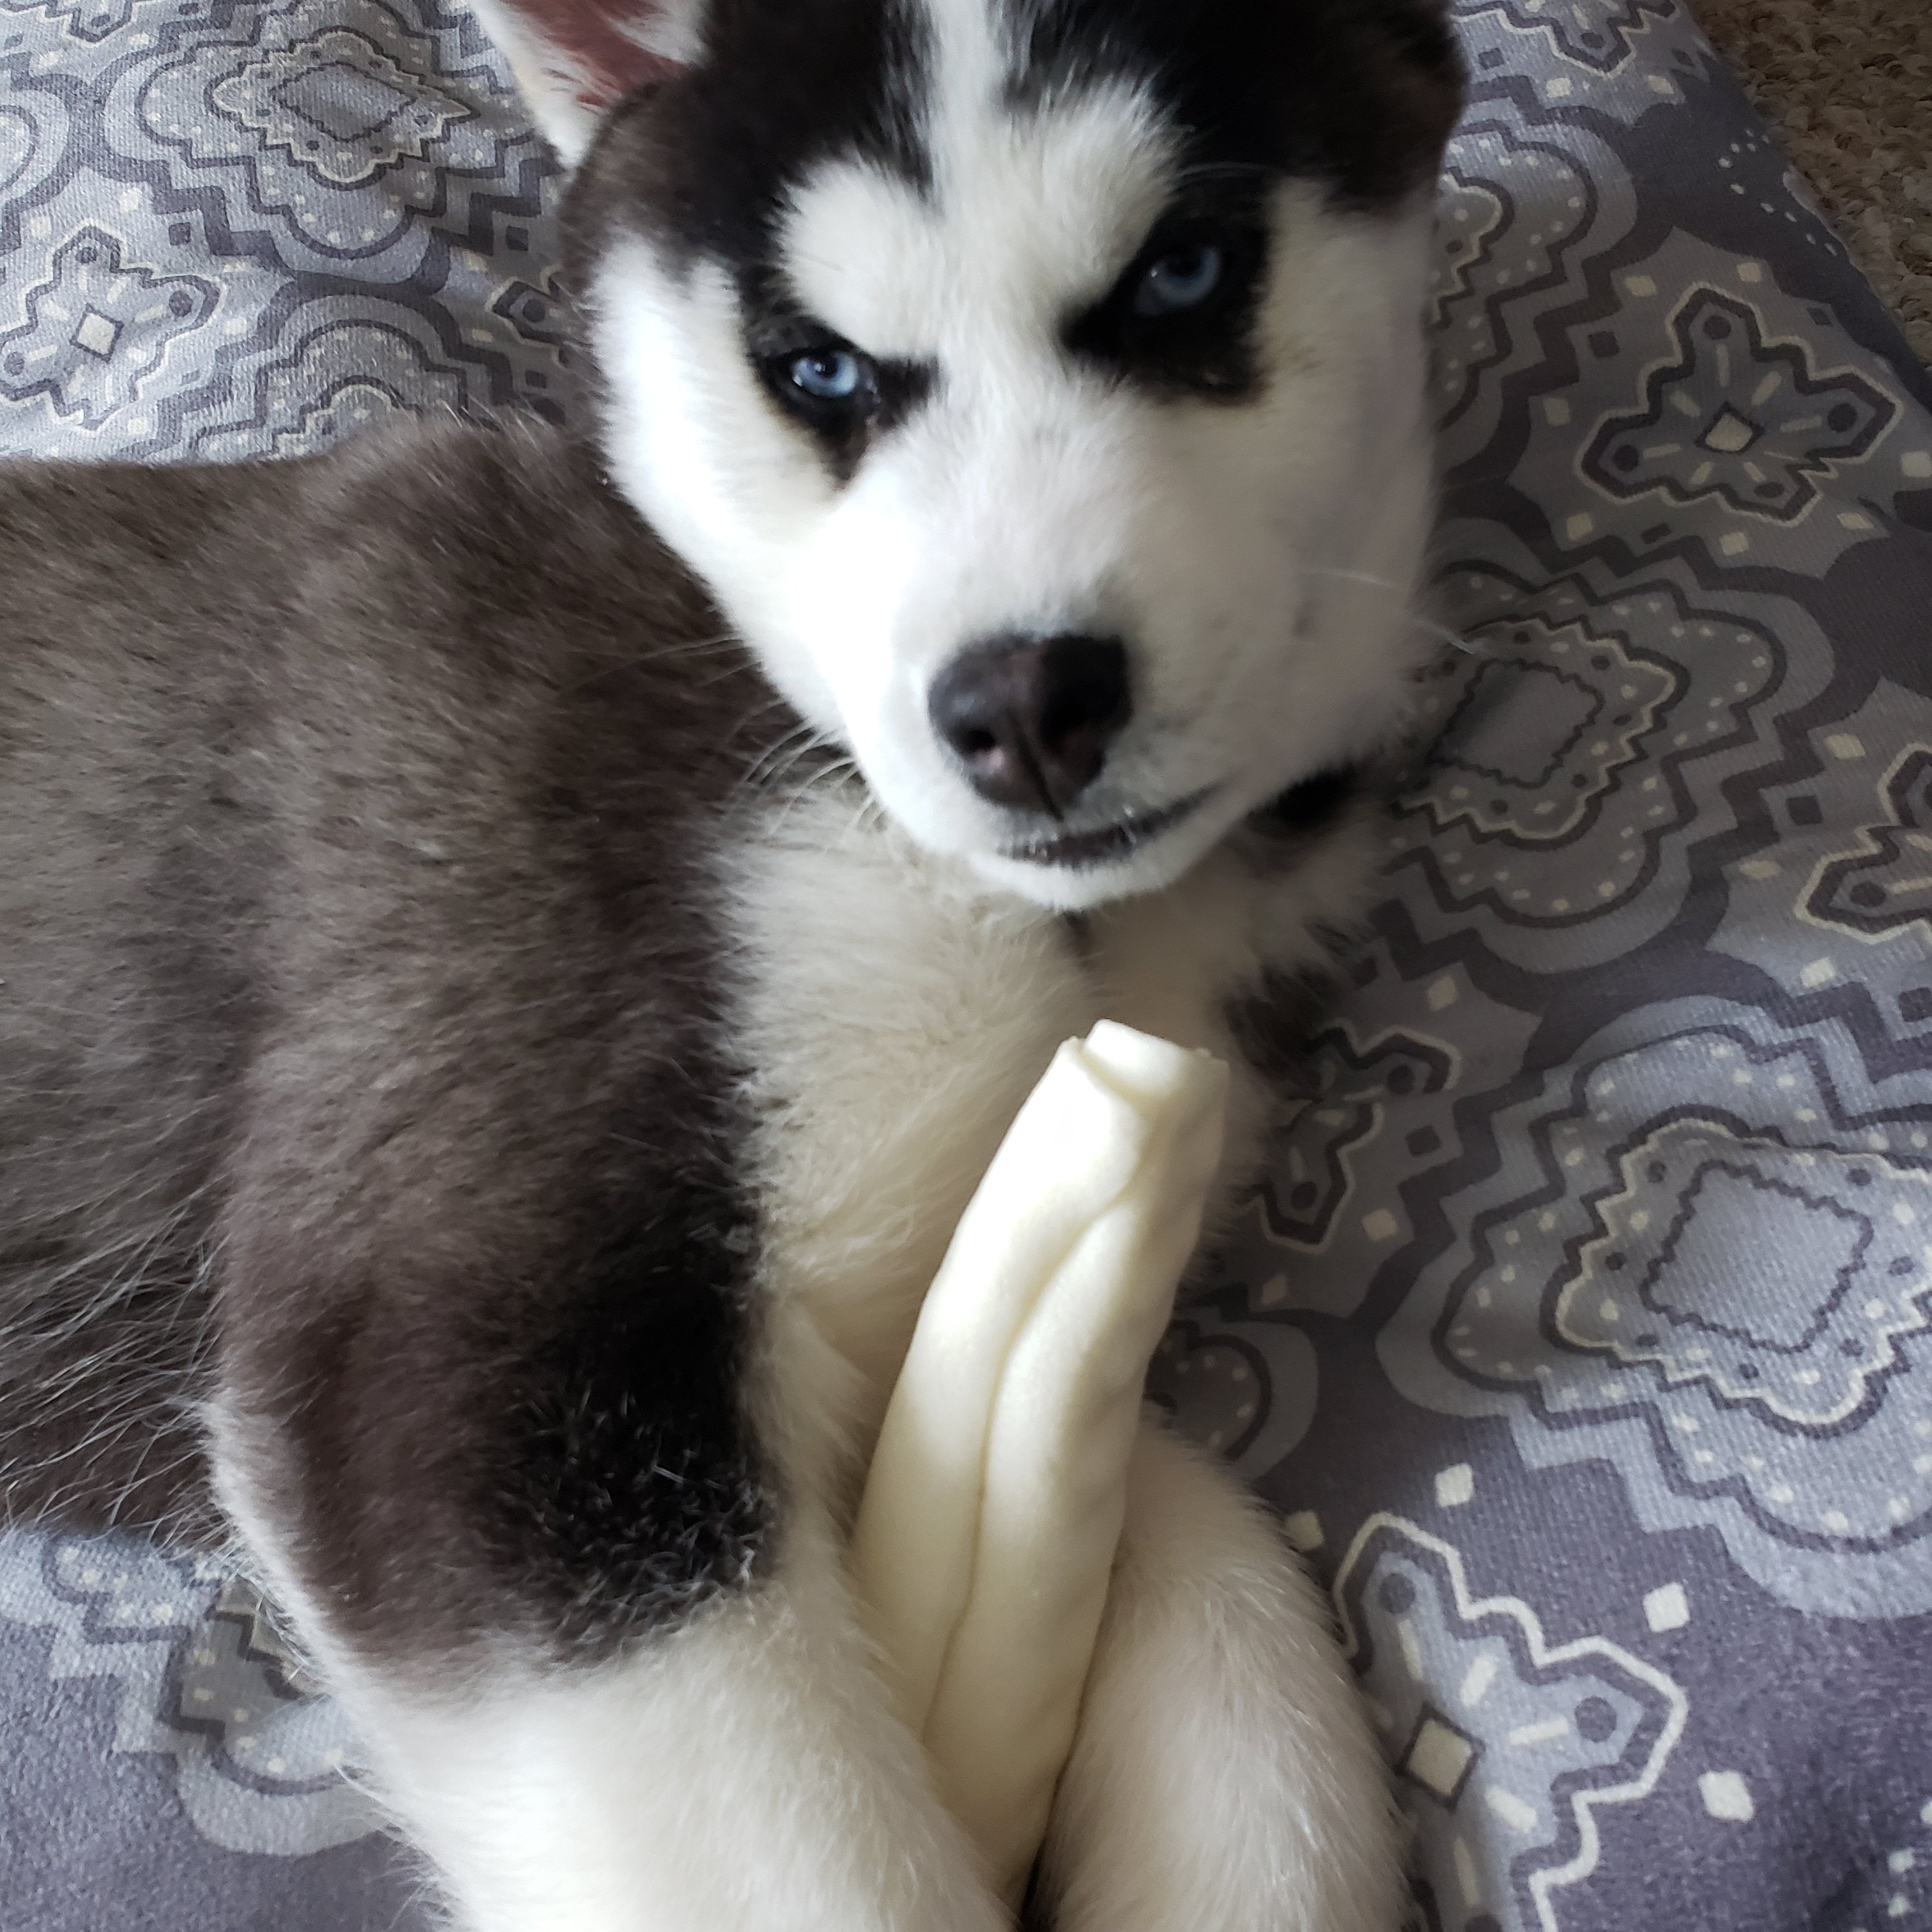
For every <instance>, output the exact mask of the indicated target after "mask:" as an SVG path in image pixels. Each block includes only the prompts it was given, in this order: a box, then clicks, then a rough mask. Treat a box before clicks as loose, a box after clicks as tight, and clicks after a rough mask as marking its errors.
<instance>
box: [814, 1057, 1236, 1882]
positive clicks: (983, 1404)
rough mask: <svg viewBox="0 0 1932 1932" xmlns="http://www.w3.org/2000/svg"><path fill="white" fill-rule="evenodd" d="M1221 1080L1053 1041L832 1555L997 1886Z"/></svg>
mask: <svg viewBox="0 0 1932 1932" xmlns="http://www.w3.org/2000/svg"><path fill="white" fill-rule="evenodd" d="M1227 1084H1228V1076H1227V1069H1226V1067H1224V1066H1223V1065H1222V1064H1221V1063H1220V1061H1217V1060H1215V1059H1214V1058H1212V1057H1211V1056H1210V1055H1207V1054H1202V1053H1190V1052H1185V1051H1184V1050H1183V1049H1181V1048H1179V1047H1176V1046H1170V1045H1169V1044H1168V1043H1166V1041H1164V1040H1153V1039H1150V1038H1149V1037H1148V1036H1147V1035H1145V1034H1138V1033H1135V1032H1133V1031H1131V1030H1130V1029H1129V1028H1126V1027H1123V1026H1117V1025H1114V1024H1113V1023H1112V1022H1103V1023H1102V1024H1101V1025H1100V1026H1097V1027H1096V1028H1094V1031H1093V1033H1092V1034H1091V1035H1090V1036H1089V1037H1088V1039H1087V1040H1085V1041H1079V1040H1070V1041H1069V1042H1068V1043H1067V1044H1066V1045H1065V1046H1063V1047H1062V1048H1061V1049H1060V1051H1059V1052H1058V1054H1057V1055H1055V1058H1054V1061H1053V1064H1052V1066H1050V1067H1049V1068H1048V1070H1047V1071H1046V1074H1045V1075H1044V1076H1043V1078H1042V1079H1041V1080H1040V1084H1039V1085H1038V1086H1037V1088H1034V1092H1033V1094H1032V1095H1031V1097H1030V1098H1029V1099H1028V1101H1027V1103H1026V1105H1025V1106H1024V1107H1022V1109H1020V1112H1019V1115H1018V1117H1017V1118H1016V1120H1015V1121H1014V1122H1013V1126H1012V1127H1011V1128H1010V1130H1009V1131H1008V1133H1007V1138H1006V1139H1005V1141H1004V1142H1003V1143H1002V1144H1001V1148H1000V1151H999V1152H998V1154H996V1155H995V1157H994V1158H993V1162H992V1166H990V1167H989V1169H987V1171H986V1178H985V1180H984V1181H982V1182H981V1184H980V1189H979V1191H978V1192H977V1193H976V1194H975V1195H974V1197H973V1199H972V1201H971V1203H970V1204H969V1205H968V1208H967V1209H966V1211H965V1214H963V1215H962V1217H961V1218H960V1222H959V1229H958V1231H957V1232H956V1234H955V1235H954V1237H953V1245H952V1247H950V1249H949V1250H948V1251H947V1256H946V1260H945V1262H944V1265H942V1267H941V1269H940V1271H939V1274H938V1278H937V1279H936V1280H935V1282H934V1283H933V1285H932V1290H931V1292H929V1295H927V1297H926V1304H925V1306H924V1308H923V1309H922V1311H921V1313H920V1316H919V1326H918V1328H917V1331H916V1333H915V1334H914V1336H913V1343H912V1347H911V1349H910V1352H909V1353H908V1355H907V1358H906V1363H905V1367H904V1370H903V1371H902V1372H901V1375H900V1377H899V1381H898V1387H897V1388H895V1391H893V1394H892V1403H891V1406H890V1408H889V1409H888V1411H887V1412H886V1421H885V1427H884V1428H883V1431H882V1432H881V1433H880V1438H879V1445H878V1448H877V1451H876V1453H875V1454H874V1459H873V1463H872V1469H871V1475H870V1477H869V1478H868V1481H867V1484H866V1487H865V1499H864V1502H863V1503H862V1505H861V1507H860V1509H859V1520H858V1523H857V1526H856V1529H855V1531H854V1532H853V1544H852V1556H851V1561H852V1566H853V1577H854V1580H855V1582H856V1585H857V1586H858V1591H859V1598H860V1600H861V1601H862V1603H863V1604H865V1606H866V1607H867V1614H868V1617H869V1619H870V1622H871V1628H872V1631H873V1634H874V1637H876V1639H877V1642H878V1644H879V1646H880V1651H881V1652H882V1654H883V1658H884V1659H885V1661H886V1668H887V1669H888V1670H889V1672H891V1673H892V1676H893V1680H894V1690H895V1694H896V1696H897V1699H898V1707H899V1710H900V1712H901V1715H902V1716H903V1717H904V1719H905V1721H906V1722H907V1724H908V1726H909V1727H910V1728H911V1730H913V1733H914V1734H915V1735H916V1736H918V1737H919V1738H920V1739H922V1741H923V1742H924V1744H925V1745H926V1752H927V1756H928V1758H929V1761H930V1763H931V1764H932V1771H933V1775H934V1779H935V1784H936V1785H937V1787H938V1790H939V1793H940V1795H941V1797H943V1798H944V1799H945V1801H946V1802H947V1805H948V1806H949V1807H950V1808H951V1810H952V1811H953V1814H954V1815H955V1816H956V1817H958V1818H959V1820H960V1822H961V1823H962V1824H964V1825H965V1826H966V1827H967V1829H968V1830H969V1831H970V1832H971V1834H972V1835H973V1837H974V1840H975V1841H976V1842H977V1843H978V1844H979V1846H980V1849H981V1851H982V1852H983V1855H985V1857H986V1861H987V1867H988V1870H989V1875H990V1876H992V1878H993V1879H994V1880H995V1882H996V1883H997V1884H998V1885H999V1886H1000V1887H1001V1890H1002V1891H1004V1893H1005V1894H1006V1895H1007V1897H1008V1899H1009V1900H1010V1901H1011V1902H1014V1903H1017V1900H1018V1897H1019V1892H1020V1890H1021V1889H1022V1887H1023V1886H1024V1885H1025V1881H1026V1876H1027V1873H1028V1869H1029V1868H1030V1867H1031V1864H1032V1863H1033V1861H1034V1855H1035V1854H1036V1853H1037V1852H1038V1850H1039V1849H1040V1841H1041V1839H1042V1838H1043V1836H1044V1835H1045V1832H1046V1822H1047V1814H1048V1811H1049V1807H1050V1806H1051V1804H1052V1797H1053V1790H1054V1787H1055V1784H1056V1782H1057V1781H1058V1778H1059V1776H1060V1773H1061V1768H1062V1766H1064V1764H1065V1763H1066V1761H1067V1754H1068V1752H1069V1751H1070V1748H1071V1747H1072V1745H1073V1734H1074V1728H1075V1724H1076V1720H1077V1718H1078V1717H1079V1706H1080V1697H1081V1693H1082V1688H1083V1687H1084V1685H1085V1682H1086V1677H1087V1672H1088V1664H1089V1663H1090V1661H1091V1658H1092V1655H1093V1649H1094V1639H1095V1636H1096V1634H1097V1632H1098V1630H1099V1628H1100V1616H1101V1612H1102V1610H1103V1606H1104V1604H1105V1603H1106V1593H1107V1583H1108V1577H1109V1572H1110V1570H1111V1568H1112V1563H1113V1559H1114V1553H1115V1547H1116V1545H1117V1544H1118V1542H1119V1540H1120V1532H1121V1517H1122V1515H1123V1513H1124V1509H1125V1506H1126V1478H1127V1459H1128V1455H1129V1452H1130V1449H1131V1448H1132V1446H1133V1439H1134V1433H1135V1430H1136V1427H1137V1426H1138V1424H1139V1414H1140V1395H1141V1385H1142V1379H1143V1378H1144V1377H1145V1374H1146V1372H1147V1365H1148V1358H1149V1357H1150V1356H1151V1355H1152V1354H1153V1352H1154V1346H1155V1344H1156V1343H1157V1342H1158V1341H1159V1340H1160V1334H1161V1331H1162V1329H1163V1327H1164V1326H1165V1325H1166V1321H1167V1318H1168V1315H1169V1310H1170V1309H1171V1308H1172V1304H1173V1301H1174V1292H1175V1286H1176V1285H1177V1284H1178V1282H1179V1280H1180V1278H1181V1270H1182V1269H1183V1268H1184V1267H1185V1266H1186V1265H1187V1258H1188V1256H1189V1255H1190V1253H1192V1252H1193V1247H1194V1244H1195V1241H1196V1238H1197V1237H1198V1235H1199V1231H1200V1225H1201V1215H1202V1206H1203V1203H1204V1202H1205V1199H1206V1195H1207V1190H1208V1184H1209V1182H1210V1181H1211V1179H1212V1178H1213V1175H1214V1169H1215V1166H1216V1164H1217V1162H1218V1161H1219V1160H1220V1151H1221V1132H1222V1120H1223V1113H1224V1111H1225V1107H1226V1095H1227Z"/></svg>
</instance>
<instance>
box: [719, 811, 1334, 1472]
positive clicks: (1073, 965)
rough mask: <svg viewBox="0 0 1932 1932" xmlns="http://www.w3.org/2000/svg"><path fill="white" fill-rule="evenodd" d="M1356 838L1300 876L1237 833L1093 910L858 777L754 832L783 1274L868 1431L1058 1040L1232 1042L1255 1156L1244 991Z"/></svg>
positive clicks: (758, 1101)
mask: <svg viewBox="0 0 1932 1932" xmlns="http://www.w3.org/2000/svg"><path fill="white" fill-rule="evenodd" d="M1345 842H1346V843H1349V844H1352V843H1353V841H1345ZM1353 856H1354V855H1353V853H1349V854H1347V855H1346V857H1345V856H1344V855H1340V854H1338V855H1336V856H1335V857H1334V858H1332V859H1331V857H1330V856H1329V855H1328V854H1326V853H1325V854H1324V855H1323V857H1324V862H1323V863H1322V865H1320V866H1319V867H1318V868H1315V869H1316V872H1317V874H1319V876H1317V877H1313V878H1310V877H1304V876H1303V875H1302V874H1296V875H1295V876H1293V877H1292V878H1290V879H1288V880H1281V879H1278V878H1272V877H1258V876H1257V875H1256V874H1255V873H1254V872H1253V871H1251V870H1250V868H1248V867H1247V865H1245V864H1244V862H1242V860H1241V859H1240V858H1239V857H1238V856H1237V855H1236V854H1235V853H1233V852H1232V851H1228V850H1224V851H1223V852H1220V853H1216V854H1214V855H1213V856H1211V858H1210V859H1209V860H1208V862H1206V863H1205V864H1204V865H1202V866H1199V867H1198V868H1196V870H1195V871H1193V872H1192V873H1190V874H1189V875H1188V876H1187V877H1186V878H1185V879H1184V880H1182V881H1181V883H1179V884H1178V885H1177V886H1172V887H1171V888H1169V889H1168V890H1167V891H1166V892H1162V893H1160V894H1157V895H1150V896H1148V897H1145V898H1138V899H1133V900H1130V901H1124V902H1122V903H1121V904H1116V905H1114V906H1111V907H1107V908H1106V909H1104V910H1103V911H1101V912H1099V913H1094V914H1092V915H1090V916H1088V917H1087V918H1086V919H1084V920H1083V921H1082V922H1080V923H1079V924H1078V925H1077V926H1076V925H1075V924H1073V923H1071V922H1069V921H1067V920H1066V919H1063V918H1061V917H1059V916H1056V915H1055V914H1052V913H1047V912H1044V911H1042V910H1040V909H1039V908H1038V907H1032V906H1029V905H1026V904H1022V903H1021V902H1020V901H1017V900H1015V899H1013V898H1008V897H1006V896H1004V895H995V894H994V893H992V892H990V891H989V889H988V888H986V886H984V885H983V884H980V883H977V882H976V881H974V880H972V879H971V878H970V877H968V876H967V875H966V874H965V872H964V871H963V870H962V868H956V867H954V866H953V865H948V864H947V863H946V862H944V861H940V860H935V859H932V858H930V857H929V856H926V855H925V854H924V853H921V852H919V851H918V850H916V848H914V847H912V846H911V844H910V843H909V841H907V840H906V839H905V838H904V837H903V835H901V834H899V833H898V832H896V831H895V829H892V827H891V826H889V825H886V824H883V823H880V822H879V821H878V820H877V818H876V817H873V816H869V815H868V816H867V817H859V818H855V817H854V814H853V811H852V808H851V805H850V802H849V800H844V799H838V798H824V799H814V800H808V801H806V802H802V803H800V804H799V805H796V806H794V807H792V808H788V809H787V811H786V812H785V813H784V816H783V817H782V819H781V820H780V821H779V822H778V824H777V826H776V827H775V829H774V830H772V832H770V833H769V834H768V835H767V836H766V838H763V840H761V841H760V842H758V843H757V844H755V845H754V846H752V847H751V848H750V849H748V850H746V851H745V852H744V853H742V854H740V855H739V857H738V859H737V874H738V889H737V894H736V909H735V910H736V928H737V931H738V932H739V935H740V937H741V939H742V945H743V948H744V953H743V956H742V967H743V968H744V977H743V979H742V982H741V984H742V986H743V988H744V992H743V995H742V1004H741V1006H740V1008H739V1021H738V1025H739V1045H740V1046H742V1049H743V1050H744V1052H745V1058H746V1061H747V1063H748V1064H749V1065H751V1067H754V1068H755V1069H756V1070H757V1072H756V1073H755V1075H754V1076H753V1079H754V1087H753V1100H754V1108H755V1111H756V1114H757V1119H758V1122H759V1128H758V1144H757V1147H756V1149H755V1152H754V1161H755V1165H756V1168H757V1172H758V1173H759V1175H760V1180H761V1182H762V1184H763V1190H764V1199H765V1205H766V1238H767V1249H766V1280H767V1281H768V1282H769V1283H770V1285H771V1288H772V1292H773V1293H774V1295H775V1298H776V1300H777V1301H778V1304H780V1305H781V1307H784V1306H789V1307H790V1308H792V1309H793V1310H795V1311H796V1313H800V1314H802V1315H803V1316H805V1317H806V1318H807V1319H808V1323H809V1325H810V1327H811V1328H812V1329H813V1330H814V1331H816V1333H817V1336H818V1337H820V1338H822V1339H823V1341H824V1342H826V1343H829V1345H830V1349H831V1351H832V1355H833V1356H834V1357H835V1359H836V1361H837V1363H838V1364H841V1365H842V1367H841V1369H840V1370H839V1371H838V1379H841V1381H844V1382H845V1384H846V1386H845V1388H844V1390H843V1391H841V1392H840V1393H838V1394H837V1395H835V1396H832V1399H831V1400H830V1403H829V1406H830V1408H831V1409H832V1410H833V1411H835V1412H838V1420H839V1422H840V1424H842V1427H841V1434H844V1435H846V1436H847V1440H848V1441H849V1442H850V1445H851V1447H852V1448H853V1449H854V1450H856V1451H858V1452H859V1454H863V1453H864V1452H865V1451H866V1450H867V1449H868V1448H869V1445H870V1443H871V1439H872V1438H873V1436H874V1433H876V1430H877V1424H878V1421H879V1419H880V1416H881V1415H882V1414H883V1407H884V1403H885V1401H886V1397H887V1395H888V1394H889V1391H890V1389H891V1387H892V1381H893V1379H894V1378H895V1376H896V1374H897V1373H898V1366H899V1364H900V1362H901V1360H902V1359H903V1357H904V1352H905V1349H906V1347H907V1343H908V1342H909V1340H910V1336H911V1332H912V1328H913V1323H914V1322H915V1321H916V1318H917V1315H918V1311H919V1302H920V1299H921V1298H922V1296H923V1295H924V1293H925V1292H926V1286H927V1285H928V1284H929V1283H930V1281H931V1280H932V1277H933V1274H935V1271H936V1270H937V1269H938V1265H939V1262H940V1260H941V1258H942V1256H944V1253H945V1249H946V1245H947V1241H949V1240H950V1238H951V1235H952V1232H953V1227H954V1226H955V1224H956V1222H957V1221H958V1220H959V1214H960V1213H961V1211H962V1209H963V1208H964V1207H965V1204H966V1202H967V1200H968V1198H969V1197H970V1196H971V1193H972V1192H973V1190H974V1187H977V1184H978V1183H979V1181H980V1176H981V1175H982V1174H983V1172H985V1169H986V1164H987V1163H988V1162H989V1160H991V1158H992V1154H993V1151H994V1150H995V1148H996V1147H997V1146H998V1144H999V1141H1000V1139H1001V1136H1002V1135H1003V1134H1004V1133H1005V1131H1006V1129H1007V1125H1008V1124H1009V1123H1010V1121H1011V1120H1012V1118H1013V1115H1014V1114H1015V1112H1016V1111H1017V1109H1018V1108H1019V1104H1020V1103H1021V1102H1022V1100H1024V1099H1025V1097H1026V1095H1027V1094H1028V1092H1029V1091H1031V1088H1032V1087H1033V1085H1034V1082H1036V1081H1037V1079H1039V1077H1040V1074H1041V1073H1042V1072H1043V1070H1045V1068H1046V1064H1047V1062H1048V1061H1049V1060H1050V1059H1051V1058H1052V1055H1053V1053H1054V1051H1055V1049H1056V1048H1057V1047H1058V1046H1059V1044H1060V1043H1061V1041H1062V1040H1066V1039H1067V1038H1069V1037H1071V1036H1073V1035H1075V1034H1085V1032H1087V1031H1088V1030H1089V1029H1090V1028H1091V1027H1092V1026H1093V1025H1094V1023H1095V1022H1096V1021H1097V1020H1100V1019H1117V1020H1120V1021H1122V1022H1125V1023H1126V1024H1127V1025H1131V1026H1133V1027H1136V1028H1140V1029H1142V1031H1146V1032H1149V1033H1153V1034H1158V1035H1160V1036H1161V1037H1164V1038H1166V1039H1169V1040H1174V1041H1175V1042H1177V1043H1179V1044H1181V1045H1183V1046H1202V1047H1206V1048H1208V1049H1210V1050H1211V1051H1212V1052H1215V1053H1216V1054H1217V1055H1220V1056H1221V1057H1223V1058H1226V1060H1228V1061H1229V1064H1230V1066H1231V1067H1232V1070H1233V1072H1234V1076H1235V1078H1234V1082H1233V1088H1232V1094H1231V1100H1230V1122H1229V1127H1230V1132H1229V1158H1228V1161H1227V1163H1226V1175H1227V1177H1228V1178H1229V1179H1230V1180H1233V1179H1235V1178H1238V1177H1240V1176H1241V1175H1244V1174H1245V1172H1247V1169H1249V1168H1250V1166H1251V1164H1252V1162H1253V1155H1254V1151H1255V1149H1256V1145H1257V1142H1258V1140H1259V1131H1260V1128H1261V1126H1262V1117H1263V1114H1264V1111H1265V1096H1264V1094H1263V1091H1262V1086H1261V1083H1260V1082H1259V1079H1257V1078H1256V1076H1254V1075H1253V1073H1251V1072H1250V1070H1249V1069H1248V1068H1247V1066H1246V1065H1245V1064H1244V1062H1243V1061H1242V1059H1241V1055H1240V1054H1239V1052H1238V1050H1237V1049H1236V1046H1235V1041H1234V1039H1233V1037H1232V1034H1231V1032H1230V1029H1229V1024H1228V1021H1227V1019H1226V1010H1227V1007H1228V1005H1229V1001H1231V1000H1232V999H1235V998H1239V997H1241V995H1244V994H1246V993H1247V992H1251V991H1253V989H1256V987H1257V986H1259V983H1260V981H1261V979H1262V974H1263V973H1264V972H1265V971H1266V970H1268V969H1269V968H1277V969H1280V968H1287V969H1290V970H1292V969H1294V968H1300V967H1304V966H1306V965H1308V964H1309V963H1310V962H1311V961H1312V960H1313V959H1314V958H1315V957H1316V955H1317V954H1318V953H1319V944H1318V943H1317V942H1316V940H1315V939H1314V938H1313V936H1312V935H1311V932H1310V926H1311V924H1312V923H1313V921H1314V919H1316V917H1318V916H1323V917H1328V918H1333V917H1334V916H1336V913H1337V910H1338V907H1337V898H1338V895H1339V896H1340V897H1341V898H1343V899H1345V900H1346V896H1347V894H1346V886H1344V885H1343V880H1345V879H1352V877H1355V876H1356V868H1355V866H1354V865H1352V864H1350V863H1349V862H1347V860H1349V859H1352V858H1353ZM846 1371H850V1372H851V1373H850V1374H849V1375H848V1374H847V1373H845V1372H846ZM790 1379H791V1377H790V1374H789V1373H783V1374H781V1380H784V1381H790ZM823 1393H824V1394H826V1395H828V1396H831V1394H832V1392H831V1391H824V1392H823ZM787 1406H789V1404H787ZM813 1406H814V1407H817V1404H814V1405H813Z"/></svg>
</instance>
